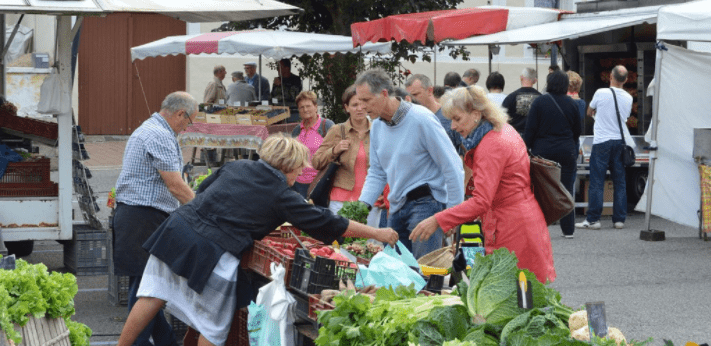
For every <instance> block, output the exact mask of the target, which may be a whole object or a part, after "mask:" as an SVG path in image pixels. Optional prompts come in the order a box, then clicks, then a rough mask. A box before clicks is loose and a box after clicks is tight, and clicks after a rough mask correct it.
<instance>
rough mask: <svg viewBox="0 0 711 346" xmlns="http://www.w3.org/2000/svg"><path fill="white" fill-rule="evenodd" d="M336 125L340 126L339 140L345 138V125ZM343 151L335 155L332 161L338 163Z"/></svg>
mask: <svg viewBox="0 0 711 346" xmlns="http://www.w3.org/2000/svg"><path fill="white" fill-rule="evenodd" d="M338 127H340V128H341V140H343V139H346V125H345V124H339V125H338ZM343 153H344V151H342V152H341V153H339V154H338V156H336V159H335V160H334V161H333V162H338V163H340V161H341V155H343Z"/></svg>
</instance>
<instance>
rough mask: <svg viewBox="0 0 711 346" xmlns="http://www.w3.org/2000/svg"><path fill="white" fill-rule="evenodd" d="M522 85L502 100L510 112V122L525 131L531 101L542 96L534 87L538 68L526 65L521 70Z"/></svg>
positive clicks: (519, 129)
mask: <svg viewBox="0 0 711 346" xmlns="http://www.w3.org/2000/svg"><path fill="white" fill-rule="evenodd" d="M520 79H521V87H520V88H518V89H516V90H515V91H514V92H512V93H510V94H509V95H508V96H506V98H505V99H504V102H502V104H501V105H502V106H503V107H504V108H506V111H507V112H508V113H509V124H511V126H513V127H514V128H515V129H516V131H518V133H523V131H524V130H525V129H526V119H528V118H527V117H526V116H527V115H528V110H529V109H531V103H533V100H535V99H536V97H538V96H541V93H539V92H538V90H536V89H534V88H533V85H534V84H536V80H538V78H537V77H536V70H534V69H532V68H530V67H526V68H524V69H523V71H522V72H521V78H520Z"/></svg>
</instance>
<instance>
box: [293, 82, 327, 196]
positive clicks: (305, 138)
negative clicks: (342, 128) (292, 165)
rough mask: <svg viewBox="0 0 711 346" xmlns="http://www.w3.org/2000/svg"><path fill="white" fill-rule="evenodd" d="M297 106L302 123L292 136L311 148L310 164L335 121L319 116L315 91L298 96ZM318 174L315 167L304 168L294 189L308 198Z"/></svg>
mask: <svg viewBox="0 0 711 346" xmlns="http://www.w3.org/2000/svg"><path fill="white" fill-rule="evenodd" d="M296 104H297V105H298V107H299V116H300V117H301V123H299V126H297V127H295V128H294V131H292V132H291V136H292V137H295V138H298V139H299V142H301V143H303V144H304V145H306V147H307V148H309V164H310V163H311V159H312V158H313V155H314V154H315V153H316V151H317V150H318V148H319V147H320V146H321V143H323V138H324V137H326V134H327V133H328V131H329V130H330V129H331V127H332V126H333V125H334V124H333V121H331V120H330V119H326V118H321V116H320V115H319V114H318V106H317V105H318V103H317V98H316V93H315V92H313V91H302V92H300V93H299V95H297V96H296ZM316 174H318V171H317V170H316V169H314V168H313V167H304V172H303V173H301V175H299V176H298V177H297V178H296V182H295V183H294V185H293V187H292V188H293V189H294V190H295V191H296V192H298V193H299V194H301V195H302V196H304V198H306V197H307V196H306V194H307V192H308V190H309V185H310V184H311V182H312V181H313V180H314V178H315V177H316Z"/></svg>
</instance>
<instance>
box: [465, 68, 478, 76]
mask: <svg viewBox="0 0 711 346" xmlns="http://www.w3.org/2000/svg"><path fill="white" fill-rule="evenodd" d="M462 77H463V78H471V77H475V78H479V70H477V69H475V68H470V69H468V70H466V71H464V74H463V75H462Z"/></svg>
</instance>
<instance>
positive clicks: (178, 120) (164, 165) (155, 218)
mask: <svg viewBox="0 0 711 346" xmlns="http://www.w3.org/2000/svg"><path fill="white" fill-rule="evenodd" d="M197 106H198V105H197V101H195V99H194V98H193V97H192V96H190V94H188V93H186V92H174V93H171V94H170V95H168V96H167V97H166V98H165V100H163V103H162V104H161V109H160V111H159V112H158V113H154V114H153V115H151V117H150V118H148V119H147V120H146V121H144V122H143V124H141V126H139V127H138V128H137V129H136V130H135V131H134V132H133V134H131V137H130V138H129V139H128V142H127V143H126V150H125V152H124V154H123V168H122V169H121V174H120V175H119V178H118V181H117V182H116V213H115V216H114V219H113V220H114V221H113V229H114V233H113V236H114V239H113V246H114V252H113V253H114V256H113V257H114V258H113V260H114V274H116V275H120V276H128V277H129V292H128V293H129V296H128V310H129V312H130V311H131V309H132V308H133V305H134V303H135V302H136V300H137V298H136V292H137V291H138V287H139V286H140V284H141V276H142V275H143V269H144V267H145V265H146V262H147V261H148V256H149V255H148V252H146V251H145V250H144V249H143V248H142V245H143V243H144V242H145V241H146V240H147V239H148V237H150V236H151V234H153V232H154V231H155V230H156V229H157V228H158V226H160V224H161V223H162V222H163V220H165V219H166V218H167V217H168V214H169V213H171V212H172V211H173V210H175V209H177V208H178V207H179V206H180V205H181V204H185V203H188V202H189V201H190V200H192V199H193V197H195V193H193V191H192V190H191V189H190V187H189V186H188V185H187V184H186V183H185V181H183V179H182V177H181V170H182V167H183V154H182V151H181V150H180V146H179V145H178V141H177V136H178V134H179V133H180V132H182V131H183V130H185V129H186V128H187V127H188V126H190V125H191V124H192V121H193V120H194V119H195V116H196V115H197V111H198V109H197ZM151 336H153V342H154V343H155V345H156V346H176V345H177V343H176V340H175V335H174V334H173V332H172V330H171V327H170V324H168V323H167V322H166V320H165V317H164V316H163V313H162V312H160V313H159V314H158V315H156V317H155V318H154V319H153V321H151V323H150V324H149V325H148V326H147V328H145V329H144V332H143V333H141V335H140V336H139V337H138V339H136V342H135V343H134V346H152V344H151V342H150V341H149V338H150V337H151Z"/></svg>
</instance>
